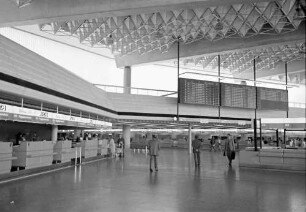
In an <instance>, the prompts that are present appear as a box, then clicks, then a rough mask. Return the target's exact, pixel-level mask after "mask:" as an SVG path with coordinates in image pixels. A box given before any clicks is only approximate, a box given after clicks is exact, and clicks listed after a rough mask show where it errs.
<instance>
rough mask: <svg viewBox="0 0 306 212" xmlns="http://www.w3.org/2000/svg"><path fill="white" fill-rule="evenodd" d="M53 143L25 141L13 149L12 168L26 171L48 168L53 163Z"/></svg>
mask: <svg viewBox="0 0 306 212" xmlns="http://www.w3.org/2000/svg"><path fill="white" fill-rule="evenodd" d="M53 145H54V143H53V141H35V142H31V141H24V142H21V144H20V145H18V146H14V147H13V156H14V157H17V159H15V160H13V163H12V166H14V167H19V168H20V167H22V168H25V169H28V168H36V167H42V166H48V165H51V164H52V161H53V155H54V152H53Z"/></svg>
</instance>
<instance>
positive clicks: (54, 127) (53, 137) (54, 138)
mask: <svg viewBox="0 0 306 212" xmlns="http://www.w3.org/2000/svg"><path fill="white" fill-rule="evenodd" d="M57 132H58V126H57V125H52V132H51V140H52V141H57Z"/></svg>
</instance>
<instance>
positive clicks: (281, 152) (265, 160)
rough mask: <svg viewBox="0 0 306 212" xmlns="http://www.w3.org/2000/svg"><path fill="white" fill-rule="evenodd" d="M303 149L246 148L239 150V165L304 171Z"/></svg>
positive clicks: (305, 153) (304, 154) (304, 153)
mask: <svg viewBox="0 0 306 212" xmlns="http://www.w3.org/2000/svg"><path fill="white" fill-rule="evenodd" d="M305 160H306V150H305V149H281V148H276V147H274V148H264V149H259V150H258V151H256V152H255V151H254V148H246V149H245V150H241V151H240V152H239V166H240V167H257V168H270V169H280V170H293V171H306V164H305Z"/></svg>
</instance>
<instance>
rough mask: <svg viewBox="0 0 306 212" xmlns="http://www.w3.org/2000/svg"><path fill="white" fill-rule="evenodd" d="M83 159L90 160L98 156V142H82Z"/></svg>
mask: <svg viewBox="0 0 306 212" xmlns="http://www.w3.org/2000/svg"><path fill="white" fill-rule="evenodd" d="M81 147H82V157H83V158H90V157H96V156H97V155H98V140H83V141H81Z"/></svg>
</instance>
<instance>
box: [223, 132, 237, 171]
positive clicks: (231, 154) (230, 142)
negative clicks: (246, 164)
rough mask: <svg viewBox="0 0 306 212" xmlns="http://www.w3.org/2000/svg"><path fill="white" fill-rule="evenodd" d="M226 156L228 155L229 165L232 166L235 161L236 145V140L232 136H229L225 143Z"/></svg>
mask: <svg viewBox="0 0 306 212" xmlns="http://www.w3.org/2000/svg"><path fill="white" fill-rule="evenodd" d="M223 155H224V156H225V155H226V156H227V158H228V161H229V163H228V164H229V165H230V166H231V165H232V160H234V159H235V144H234V139H233V138H232V136H231V135H230V134H228V137H227V139H226V141H225V146H224V154H223Z"/></svg>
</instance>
